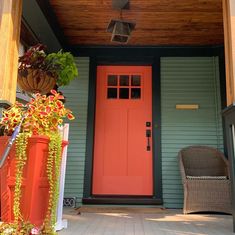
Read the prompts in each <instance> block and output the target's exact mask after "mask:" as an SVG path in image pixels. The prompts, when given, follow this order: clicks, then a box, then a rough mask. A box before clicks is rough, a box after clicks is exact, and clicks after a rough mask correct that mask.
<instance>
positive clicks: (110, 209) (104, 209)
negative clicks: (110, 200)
mask: <svg viewBox="0 0 235 235" xmlns="http://www.w3.org/2000/svg"><path fill="white" fill-rule="evenodd" d="M76 211H77V212H78V213H128V214H130V213H131V214H155V213H161V212H164V213H165V212H166V209H165V208H163V207H146V206H145V207H140V206H138V207H136V206H135V207H132V206H94V205H93V206H81V207H79V208H77V209H76Z"/></svg>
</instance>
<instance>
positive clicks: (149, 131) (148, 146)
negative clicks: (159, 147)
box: [146, 130, 151, 151]
mask: <svg viewBox="0 0 235 235" xmlns="http://www.w3.org/2000/svg"><path fill="white" fill-rule="evenodd" d="M146 137H147V151H150V150H151V147H150V137H151V130H146Z"/></svg>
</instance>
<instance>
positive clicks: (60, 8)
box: [49, 0, 224, 46]
mask: <svg viewBox="0 0 235 235" xmlns="http://www.w3.org/2000/svg"><path fill="white" fill-rule="evenodd" d="M49 2H50V4H51V6H52V8H53V10H54V12H55V14H56V16H57V20H58V22H59V24H60V27H61V29H62V30H63V32H64V35H65V37H66V39H67V41H68V43H69V44H70V45H113V43H111V42H110V39H111V34H110V33H107V32H106V28H107V26H108V24H109V22H110V20H111V19H113V18H114V19H117V18H119V15H120V13H119V11H117V10H113V9H112V1H111V0H66V1H65V0H50V1H49ZM123 18H124V19H127V20H130V21H134V22H136V29H135V31H134V32H133V34H132V37H131V39H130V41H129V43H128V44H129V45H138V46H144V45H148V46H150V45H215V44H223V42H224V40H223V38H224V35H223V15H222V0H130V10H124V11H123Z"/></svg>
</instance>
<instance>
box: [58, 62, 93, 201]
mask: <svg viewBox="0 0 235 235" xmlns="http://www.w3.org/2000/svg"><path fill="white" fill-rule="evenodd" d="M76 62H77V66H78V79H75V80H74V81H72V82H71V84H70V85H69V86H67V87H64V88H63V89H62V90H63V92H64V95H65V96H66V107H68V108H70V109H71V110H72V111H73V113H74V115H75V117H76V119H75V120H73V121H71V122H70V130H69V147H68V161H67V170H66V178H65V197H77V202H78V203H79V202H81V198H82V196H83V180H84V167H85V151H86V128H87V103H88V82H89V58H76Z"/></svg>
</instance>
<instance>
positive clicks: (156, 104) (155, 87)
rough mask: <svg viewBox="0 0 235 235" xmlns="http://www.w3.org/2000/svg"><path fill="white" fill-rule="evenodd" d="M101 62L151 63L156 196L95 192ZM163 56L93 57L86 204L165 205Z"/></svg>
mask: <svg viewBox="0 0 235 235" xmlns="http://www.w3.org/2000/svg"><path fill="white" fill-rule="evenodd" d="M98 65H133V66H138V65H139V66H140V65H142V66H143V65H150V66H152V111H153V112H152V113H153V114H152V120H153V121H152V125H153V197H131V196H126V197H125V196H121V197H120V196H118V197H114V196H111V197H110V196H109V197H107V196H106V197H105V196H104V197H100V196H99V197H97V196H94V195H92V172H93V153H94V134H95V133H94V130H95V128H94V127H95V99H96V75H97V74H96V69H97V66H98ZM160 98H161V94H160V58H158V59H155V58H154V57H147V58H143V57H139V58H134V59H133V58H124V59H118V58H112V59H110V58H99V57H91V58H90V80H89V101H88V122H87V148H86V150H87V151H86V161H85V180H84V194H83V203H90V204H92V203H102V204H104V203H109V204H110V203H112V204H114V203H117V204H146V205H147V204H148V205H149V204H162V179H161V176H162V172H161V142H160V141H161V139H160V136H161V133H160V126H161V115H160V114H161V107H160V104H161V102H160Z"/></svg>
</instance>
